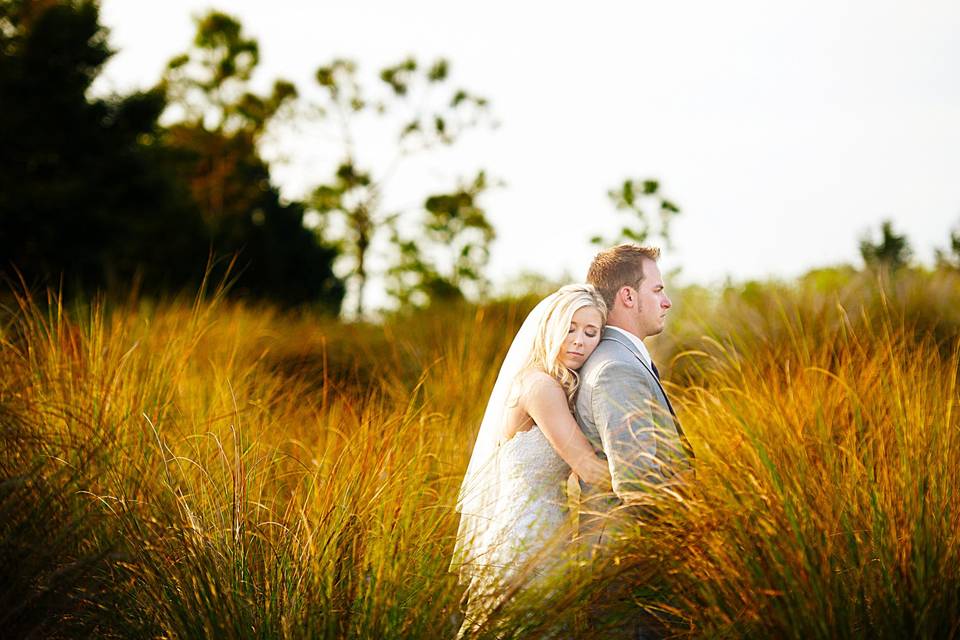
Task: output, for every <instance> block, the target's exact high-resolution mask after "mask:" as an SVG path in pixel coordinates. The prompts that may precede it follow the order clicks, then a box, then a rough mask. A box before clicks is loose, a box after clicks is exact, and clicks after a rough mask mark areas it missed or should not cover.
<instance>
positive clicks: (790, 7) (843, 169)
mask: <svg viewBox="0 0 960 640" xmlns="http://www.w3.org/2000/svg"><path fill="white" fill-rule="evenodd" d="M210 7H215V8H218V9H221V10H224V11H227V12H228V13H230V14H232V15H234V16H236V17H238V18H239V19H240V21H241V22H242V23H243V25H244V27H245V29H246V31H247V33H248V34H250V35H252V36H254V37H256V38H257V39H258V40H259V42H260V48H261V67H260V71H259V75H258V76H257V81H258V82H259V83H261V84H260V85H259V86H263V87H266V86H267V85H268V83H269V82H271V81H272V80H273V79H274V78H276V77H278V76H282V77H285V78H288V79H290V80H293V81H294V82H296V83H297V85H298V86H299V87H300V88H301V89H307V88H309V87H310V86H311V85H313V76H314V72H315V70H316V68H317V67H318V66H319V65H321V64H323V63H326V62H328V61H329V60H331V59H332V58H333V57H335V56H340V57H349V58H353V59H356V60H357V61H358V62H359V63H360V65H361V67H362V68H363V69H365V70H367V71H369V72H371V73H372V72H373V71H375V70H376V69H379V68H380V67H382V66H384V65H386V64H390V63H393V62H397V61H399V60H400V59H401V58H403V57H405V56H406V55H408V54H413V55H415V56H416V57H417V58H418V59H420V60H424V61H426V60H432V59H433V58H435V57H437V56H444V57H447V58H448V59H449V60H450V61H451V64H452V78H453V80H454V82H455V83H456V84H458V85H462V86H464V87H466V88H467V89H469V90H472V91H474V92H476V93H479V94H481V95H484V96H486V97H488V98H489V99H490V101H491V103H492V109H493V112H494V114H495V116H496V117H497V119H498V120H499V122H500V123H501V124H500V126H499V128H497V129H495V130H486V131H479V132H475V133H473V134H471V135H470V136H469V137H468V138H466V139H464V144H462V145H460V146H458V147H456V148H455V149H454V150H453V152H452V154H448V155H447V156H445V157H441V158H438V159H435V160H434V161H433V164H424V165H422V166H419V167H416V168H415V169H416V171H417V172H418V173H417V174H416V175H413V174H412V173H411V174H409V177H407V178H404V177H403V176H402V175H398V177H396V178H395V184H396V185H397V186H395V187H393V193H394V194H395V196H396V199H395V204H399V203H401V202H403V198H404V197H407V198H414V202H415V198H416V197H417V195H416V193H417V191H416V190H412V191H411V190H410V189H412V187H411V185H414V184H416V183H417V182H418V181H424V180H429V185H430V187H428V188H432V189H433V190H434V191H436V190H442V189H444V188H449V187H450V186H452V185H453V184H454V183H455V181H456V179H457V178H458V177H461V176H462V177H466V176H468V175H469V174H472V172H473V171H474V170H475V169H477V168H486V169H487V170H488V173H490V174H491V175H493V176H494V177H496V178H499V179H501V180H503V181H504V183H505V186H503V187H501V188H500V189H498V190H496V191H494V192H491V193H490V194H489V195H488V196H487V197H486V199H485V200H483V201H482V204H485V205H486V208H487V211H488V214H489V216H490V218H491V220H492V222H493V223H494V225H495V227H496V229H497V232H498V239H497V241H496V244H495V246H494V249H493V257H492V260H491V265H490V269H489V274H490V275H491V276H492V277H493V278H494V280H495V281H497V282H501V283H502V282H504V281H506V280H509V279H510V278H511V277H512V276H516V275H517V274H518V273H520V272H521V271H525V270H526V271H534V272H539V273H542V274H545V275H547V276H550V277H554V278H558V277H561V276H563V274H564V273H566V274H569V275H570V277H572V278H573V279H581V278H583V277H584V275H585V271H586V267H587V265H588V263H589V261H590V258H591V257H592V255H593V253H594V248H593V247H592V246H591V245H590V244H589V242H588V240H589V238H590V237H591V236H592V235H595V234H604V235H610V234H611V233H613V232H614V230H615V229H616V228H617V226H618V224H619V223H620V216H621V215H622V214H618V213H616V212H614V210H613V207H612V206H611V205H610V204H609V203H608V200H607V196H606V192H607V190H608V189H609V188H611V187H613V186H615V185H617V184H618V183H619V182H620V181H621V180H622V179H624V178H626V177H656V178H658V179H659V180H660V181H661V184H662V186H663V190H664V192H665V193H666V195H668V196H669V197H671V198H672V199H673V200H674V201H676V202H677V203H678V204H679V205H680V206H681V208H682V214H681V215H680V216H679V218H678V219H677V221H676V224H675V227H674V230H673V236H674V245H675V246H674V249H673V250H672V251H669V252H667V253H666V255H665V257H664V260H663V266H664V268H665V269H666V270H669V269H673V268H676V267H681V268H682V272H681V274H680V280H681V281H682V282H701V283H704V284H711V283H717V282H719V281H721V280H722V279H723V278H725V277H726V276H731V277H733V278H734V279H744V278H762V277H767V276H781V277H790V276H794V275H797V274H800V273H802V272H804V271H805V270H807V269H809V268H812V267H814V266H824V265H828V264H836V263H840V262H851V263H858V262H859V253H858V240H859V238H860V236H861V235H863V234H864V233H865V232H866V231H868V230H874V229H876V228H878V227H879V222H880V220H881V219H883V218H890V219H892V220H893V221H894V227H895V228H896V229H897V230H899V231H901V232H906V233H907V235H908V236H909V239H910V241H911V243H912V245H913V247H914V250H915V254H916V256H917V258H918V259H920V260H921V261H923V262H925V263H928V264H929V263H931V262H932V256H933V249H934V248H935V247H943V246H945V245H946V242H947V237H948V233H949V230H950V229H951V228H953V227H954V226H955V225H958V224H960V3H958V2H956V1H955V0H917V1H915V2H903V1H901V0H862V1H846V0H811V1H807V2H794V3H781V2H769V1H766V0H763V1H745V0H730V1H728V2H713V1H708V0H704V1H699V2H693V1H683V0H681V1H673V2H663V1H662V0H660V1H657V2H652V1H646V0H642V1H637V0H633V1H620V2H614V1H609V2H596V3H582V2H578V3H572V2H551V3H546V2H536V3H534V2H503V1H501V0H488V1H486V2H483V3H479V2H475V3H469V4H467V3H463V2H450V1H449V0H447V1H429V2H428V1H423V0H415V1H407V2H388V1H382V2H373V1H370V0H352V1H350V2H320V1H314V2H306V1H303V2H298V1H294V0H273V1H272V2H263V0H230V1H229V2H226V1H224V2H221V3H219V4H211V3H210V2H200V1H195V0H165V1H164V2H162V3H161V2H146V1H145V0H140V1H131V0H102V21H103V23H104V24H105V25H107V26H108V27H110V29H111V43H112V45H113V47H114V48H116V49H118V50H119V53H118V54H117V55H116V56H115V57H114V59H113V60H112V61H111V62H110V64H109V65H108V67H107V69H106V72H105V77H104V79H103V80H102V81H101V84H100V85H99V87H98V88H99V89H100V90H116V91H128V90H130V89H132V88H136V87H148V86H150V85H152V84H153V83H154V82H155V81H156V80H157V79H158V78H159V76H160V74H161V72H162V69H163V67H164V64H165V63H166V61H167V60H168V59H169V58H171V57H172V56H173V55H174V54H176V53H179V52H182V51H184V50H185V49H186V48H187V47H188V45H189V42H190V40H191V37H192V35H193V32H194V26H193V23H192V16H194V15H198V14H199V13H202V12H203V11H204V10H205V9H207V8H210ZM280 146H281V147H282V149H281V151H280V152H281V153H283V154H284V155H285V156H287V157H288V161H287V162H286V163H285V164H283V165H280V166H278V167H277V168H276V171H275V178H276V179H277V181H278V183H279V184H280V185H281V186H282V189H283V192H284V194H285V195H287V196H288V197H291V198H296V197H300V196H302V195H303V194H304V193H305V192H306V190H307V189H308V188H309V186H310V185H311V184H316V183H318V182H320V181H321V180H323V179H324V178H325V177H326V175H327V173H326V172H327V171H328V170H329V167H330V163H331V162H333V161H334V160H335V159H336V153H335V147H334V146H333V145H332V144H331V140H330V138H329V137H323V136H320V135H317V136H316V137H313V134H311V133H309V132H306V133H304V134H303V135H301V136H299V137H298V138H297V139H296V140H289V141H287V142H282V143H281V145H280ZM405 189H407V190H408V191H409V193H407V194H404V190H405ZM420 193H424V191H422V189H421V190H420ZM374 286H375V285H374ZM370 293H371V295H370V301H371V302H373V303H374V304H376V302H377V301H379V300H381V299H382V297H381V296H382V294H378V293H377V292H376V291H371V292H370Z"/></svg>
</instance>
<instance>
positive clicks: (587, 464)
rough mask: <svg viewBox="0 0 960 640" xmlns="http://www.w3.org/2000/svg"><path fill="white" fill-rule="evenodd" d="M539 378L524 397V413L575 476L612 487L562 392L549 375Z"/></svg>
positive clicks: (607, 468)
mask: <svg viewBox="0 0 960 640" xmlns="http://www.w3.org/2000/svg"><path fill="white" fill-rule="evenodd" d="M536 378H537V379H536V380H534V381H532V382H531V384H530V386H529V388H528V389H527V392H526V393H524V394H523V396H522V397H521V402H522V403H523V408H524V410H525V411H526V412H527V413H528V414H529V415H530V417H531V418H532V419H533V421H534V422H535V423H536V424H537V426H538V427H540V430H541V431H542V432H543V435H544V436H546V438H547V441H548V442H549V443H550V446H552V447H553V448H554V450H555V451H556V452H557V454H559V455H560V457H561V458H563V459H564V461H565V462H566V463H567V464H569V465H570V468H571V469H573V472H574V473H576V474H577V475H578V476H580V477H581V478H583V480H584V481H585V482H587V483H588V484H599V485H604V484H607V485H609V484H610V469H609V467H608V466H607V463H606V462H605V461H604V460H601V459H600V458H598V457H597V454H596V453H595V452H594V450H593V446H591V444H590V442H589V441H588V440H587V437H586V436H585V435H583V431H581V430H580V426H579V425H578V424H577V421H576V420H574V418H573V415H572V414H571V413H570V408H569V407H568V406H567V396H566V394H565V393H564V392H563V388H562V387H561V386H560V385H559V384H558V383H557V382H556V381H555V380H554V379H553V378H551V377H549V376H547V375H546V374H542V376H541V375H540V374H537V375H536Z"/></svg>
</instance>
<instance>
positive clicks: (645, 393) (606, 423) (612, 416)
mask: <svg viewBox="0 0 960 640" xmlns="http://www.w3.org/2000/svg"><path fill="white" fill-rule="evenodd" d="M592 404H593V406H592V412H593V415H594V417H595V418H596V426H597V431H598V432H599V434H600V441H601V444H602V446H603V451H604V453H605V454H606V457H607V463H608V465H609V467H610V477H611V481H612V483H613V491H614V493H616V494H617V496H618V497H619V498H620V499H621V500H623V501H624V502H625V503H631V502H636V501H637V498H638V497H639V494H638V492H642V491H643V489H644V487H645V486H647V487H649V486H650V485H651V484H656V483H659V482H660V481H662V480H663V475H662V470H661V462H660V461H659V460H658V459H657V442H658V439H659V437H658V432H659V428H658V422H660V421H662V418H661V417H660V416H658V413H660V408H659V406H658V405H657V404H656V402H655V401H654V394H653V389H652V388H651V386H650V381H649V379H648V376H646V375H644V373H643V371H642V370H640V369H638V368H637V367H636V366H631V365H629V364H626V363H622V362H609V363H606V364H604V365H603V367H602V368H601V369H600V370H599V371H598V372H597V378H596V382H595V385H594V393H593V402H592Z"/></svg>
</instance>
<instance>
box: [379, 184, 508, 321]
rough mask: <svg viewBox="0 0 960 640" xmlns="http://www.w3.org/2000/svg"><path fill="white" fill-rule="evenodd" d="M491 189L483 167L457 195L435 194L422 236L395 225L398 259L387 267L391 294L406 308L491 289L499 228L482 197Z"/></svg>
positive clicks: (426, 211) (426, 212) (429, 201)
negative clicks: (490, 266) (487, 271)
mask: <svg viewBox="0 0 960 640" xmlns="http://www.w3.org/2000/svg"><path fill="white" fill-rule="evenodd" d="M488 188H489V184H488V181H487V177H486V174H485V173H484V172H483V171H481V172H479V173H478V174H477V175H476V177H475V178H474V179H473V180H472V181H471V182H470V183H468V184H464V185H461V186H460V187H459V188H458V189H457V190H456V191H454V192H452V193H446V194H437V195H432V196H429V197H428V198H427V199H426V201H425V202H424V220H423V221H422V233H419V234H418V235H417V237H416V238H417V239H414V238H405V237H403V235H402V234H401V233H400V231H399V230H398V229H397V228H396V225H395V224H394V225H392V238H391V239H392V242H393V245H394V246H395V247H396V248H397V253H398V259H397V260H396V261H395V263H394V264H393V265H392V266H391V267H390V268H389V269H388V270H387V274H386V275H387V293H388V294H389V295H390V296H391V297H393V298H394V299H395V300H397V301H398V302H399V303H400V306H401V307H406V306H426V305H428V304H430V303H431V302H438V301H447V302H449V301H453V300H460V299H462V298H463V297H464V289H467V290H471V292H472V293H474V294H475V295H478V296H481V295H483V294H484V293H485V292H486V287H487V285H488V282H487V280H486V278H485V277H484V274H483V270H484V268H485V267H486V265H487V262H488V261H489V259H490V243H491V242H492V241H493V239H494V237H495V231H494V229H493V226H492V225H491V224H490V222H489V221H488V220H487V216H486V212H485V211H484V210H483V208H481V207H480V206H479V203H478V200H479V197H480V195H481V194H482V193H483V192H484V191H486V190H487V189H488ZM426 255H430V256H432V260H427V259H425V257H424V256H426Z"/></svg>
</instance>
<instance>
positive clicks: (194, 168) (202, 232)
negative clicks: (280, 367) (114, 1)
mask: <svg viewBox="0 0 960 640" xmlns="http://www.w3.org/2000/svg"><path fill="white" fill-rule="evenodd" d="M0 50H2V52H3V56H2V59H0V95H2V96H3V100H2V101H0V139H2V140H3V144H2V145H0V255H2V256H3V258H4V260H3V265H2V266H0V269H2V270H3V272H4V275H5V276H6V277H7V279H14V280H17V279H20V278H22V279H23V280H25V281H26V283H27V284H28V285H30V286H45V285H46V286H54V287H61V288H62V289H63V291H64V292H65V293H66V294H67V295H72V294H74V293H80V292H92V291H94V290H106V291H108V292H125V291H127V290H129V288H130V287H135V288H136V289H138V290H140V291H141V292H144V293H151V294H152V293H163V292H175V291H179V290H182V289H184V288H191V287H196V286H198V285H199V283H200V280H201V278H202V277H203V275H204V273H205V269H204V265H206V264H208V262H209V261H210V259H211V257H212V258H213V260H212V264H210V265H209V266H208V269H209V270H210V274H209V275H210V276H212V277H213V278H221V277H223V276H224V275H225V274H226V272H227V271H228V270H230V271H231V273H230V276H229V277H230V280H231V282H232V284H231V287H230V289H229V293H230V295H235V296H240V297H247V298H252V299H267V300H270V301H272V302H274V303H278V304H280V305H282V306H295V305H302V304H311V305H314V306H317V307H319V308H321V309H324V310H326V311H329V312H330V313H339V312H340V309H341V305H342V302H343V300H344V296H345V293H346V292H347V289H348V287H350V288H352V289H353V291H354V295H353V297H354V299H355V300H356V305H357V306H356V308H355V310H354V311H355V312H356V313H357V314H362V313H363V311H364V309H363V306H362V300H363V291H364V288H365V287H366V284H367V278H368V262H369V256H370V252H371V251H372V250H374V247H375V243H376V242H377V241H378V240H379V239H380V237H381V236H384V239H385V240H386V241H387V242H388V246H390V247H391V248H392V254H393V255H392V261H391V263H390V266H389V268H388V269H387V270H386V273H385V274H384V275H385V276H386V277H387V283H388V289H389V293H390V294H391V296H392V297H393V298H394V299H395V300H397V301H398V302H399V303H400V304H408V305H409V304H418V305H425V304H429V303H430V301H432V300H435V299H438V298H445V299H447V298H460V297H463V295H464V292H465V291H470V290H473V291H481V290H482V289H483V287H484V285H485V279H484V277H483V268H484V266H485V264H486V261H487V259H488V257H489V246H490V243H491V241H492V240H493V238H494V230H493V227H492V225H491V224H490V223H489V221H488V219H487V217H486V213H485V211H484V210H483V208H482V207H480V206H479V198H480V196H481V194H482V193H483V192H484V191H485V190H486V189H487V188H489V186H490V185H491V181H490V180H488V178H487V177H486V174H485V173H484V172H483V171H482V170H478V171H477V172H476V174H475V175H474V176H471V177H469V178H468V179H465V180H463V181H462V182H461V183H460V184H455V185H444V186H445V187H447V188H446V189H441V190H438V191H437V192H435V193H429V194H425V195H424V197H423V199H422V205H421V206H420V207H419V209H418V210H417V211H414V212H412V213H411V212H397V211H387V210H385V209H384V207H383V197H382V196H383V193H382V190H383V182H384V177H385V176H383V175H378V173H377V172H376V170H374V168H372V167H371V166H369V165H367V164H365V163H364V161H363V159H362V158H361V157H359V155H358V153H357V150H356V149H355V147H354V145H353V143H352V138H351V136H350V132H349V130H350V128H351V126H353V121H354V120H356V119H357V118H359V117H360V116H361V115H363V114H367V113H369V114H373V115H374V117H378V118H387V117H392V118H393V120H394V121H395V122H397V127H396V129H397V131H396V132H395V139H394V141H393V142H394V144H395V146H396V149H397V152H398V161H401V162H402V161H404V160H405V159H407V158H409V157H412V156H414V155H416V154H420V153H424V152H427V151H429V150H430V149H432V148H435V147H437V146H444V145H452V144H454V143H455V142H456V140H457V138H458V137H459V135H460V134H461V133H462V132H463V131H465V130H467V129H469V128H471V127H475V126H477V125H478V124H479V123H480V122H481V119H482V117H483V116H484V113H485V111H486V109H487V101H486V100H485V99H483V98H481V97H479V96H476V95H473V94H472V93H470V92H468V91H466V90H464V89H459V88H451V86H450V83H449V81H448V79H449V78H448V68H449V65H448V63H447V62H446V61H445V60H437V61H435V62H433V63H432V64H429V65H422V64H420V63H418V61H416V60H414V59H406V60H403V61H401V62H400V63H398V64H397V65H393V66H390V67H387V68H385V69H383V70H381V72H380V74H379V80H380V83H381V84H380V86H381V87H384V88H386V89H387V92H386V93H382V94H381V96H368V95H367V92H365V91H364V90H363V87H362V85H361V83H360V82H359V81H358V79H357V74H356V65H355V63H354V62H352V61H350V60H343V59H338V60H334V61H332V62H331V63H329V64H326V65H322V66H320V67H319V68H318V70H317V72H316V82H317V86H318V87H319V88H320V89H322V93H323V95H324V98H325V100H324V101H323V103H322V104H313V105H309V106H308V107H307V108H304V106H303V105H301V104H299V102H300V101H299V98H300V95H299V93H300V92H299V91H298V88H297V87H296V86H295V85H294V84H293V83H291V82H289V81H286V80H282V79H278V80H276V81H275V82H274V83H273V86H272V89H271V90H270V91H268V92H266V93H262V94H261V93H258V92H256V91H254V90H253V89H252V88H251V86H250V79H251V77H252V75H253V72H254V71H255V69H256V68H257V65H258V63H259V57H260V56H259V45H258V43H257V41H256V40H255V39H253V38H250V37H249V36H247V35H246V34H245V33H244V30H243V27H242V25H241V24H240V22H239V21H237V20H236V19H235V18H233V17H231V16H229V15H226V14H224V13H220V12H217V11H211V12H208V13H207V14H206V15H204V16H202V17H200V18H198V19H197V21H196V35H195V37H194V40H193V42H192V44H191V46H190V47H189V48H188V50H186V51H184V52H183V53H182V54H181V55H178V56H176V57H174V58H173V59H172V60H171V61H170V62H169V64H168V65H167V68H166V70H165V72H164V74H163V77H162V78H161V79H160V80H159V81H158V82H157V84H156V85H155V86H154V87H153V88H151V89H149V90H147V91H140V92H136V93H132V94H130V95H124V96H111V97H108V98H94V97H91V96H90V93H91V85H92V84H93V82H94V81H95V79H96V78H97V76H98V75H99V74H100V72H101V71H102V69H103V66H104V64H105V63H106V62H107V60H108V59H109V58H110V56H111V55H112V54H113V51H111V49H110V47H109V45H108V40H107V31H106V29H105V28H104V27H103V25H102V24H100V20H99V8H98V5H97V3H96V2H93V1H90V0H86V1H69V0H65V1H60V2H55V1H51V2H32V1H29V0H0ZM428 93H430V94H434V97H433V99H432V100H425V99H424V97H425V95H426V94H428ZM414 98H415V102H414ZM304 114H308V115H307V116H305V115H304ZM303 117H314V118H321V119H326V120H328V121H331V122H335V125H336V126H337V127H338V128H339V129H340V130H342V131H343V132H344V136H343V137H342V139H341V140H339V141H338V142H337V143H335V144H334V146H335V148H334V149H332V150H331V151H332V152H333V153H336V154H339V156H340V161H339V163H338V164H337V166H336V168H335V169H334V171H333V172H332V173H331V174H330V175H329V176H327V177H326V178H325V179H322V180H319V181H318V184H316V186H315V188H314V189H313V190H312V192H311V193H310V194H309V195H308V196H306V197H304V198H303V199H302V200H300V201H292V202H291V201H287V200H285V199H284V198H282V197H281V195H280V192H279V190H278V188H277V186H276V184H275V183H274V181H273V180H272V177H271V173H270V167H269V164H268V162H267V161H265V159H264V157H263V155H262V149H261V147H262V144H261V143H262V139H263V137H264V135H265V134H266V132H267V131H268V130H270V128H271V127H272V126H274V125H275V124H276V123H281V124H282V123H283V122H285V121H289V120H292V119H295V118H303ZM308 211H312V212H313V213H314V214H315V219H316V221H317V224H315V225H314V226H313V228H307V226H305V225H304V216H305V213H306V212H308ZM411 216H413V217H415V219H414V220H412V228H414V229H416V230H417V231H416V232H414V233H411V232H410V231H409V229H410V228H411V221H410V220H407V221H406V225H404V224H401V222H403V220H402V218H404V217H406V218H410V217H411ZM334 229H337V230H338V231H334ZM338 265H340V270H339V273H340V275H337V271H336V270H335V267H336V266H338Z"/></svg>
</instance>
